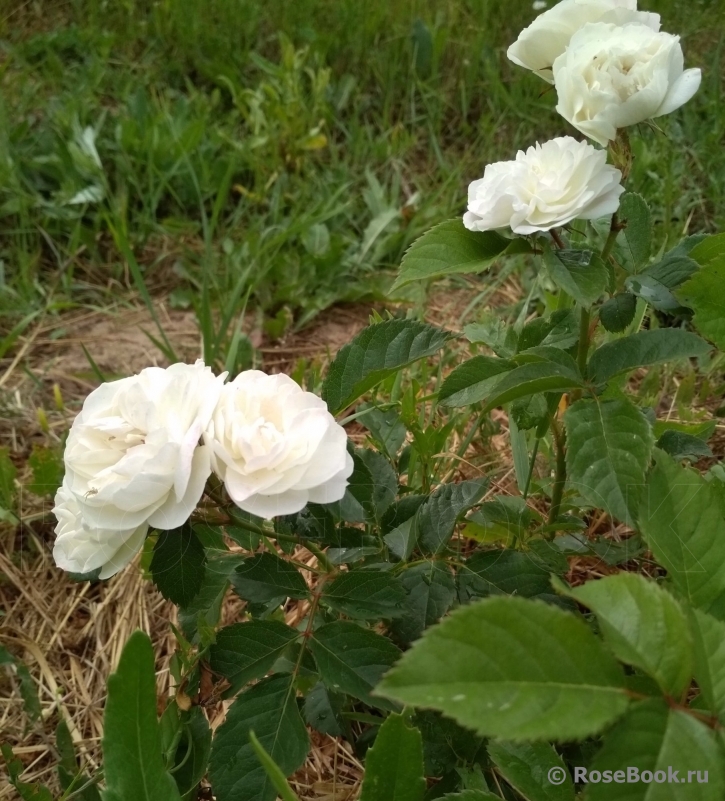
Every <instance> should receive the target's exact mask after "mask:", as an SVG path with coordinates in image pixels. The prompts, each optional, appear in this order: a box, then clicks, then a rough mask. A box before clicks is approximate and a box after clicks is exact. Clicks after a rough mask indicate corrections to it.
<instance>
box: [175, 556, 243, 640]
mask: <svg viewBox="0 0 725 801" xmlns="http://www.w3.org/2000/svg"><path fill="white" fill-rule="evenodd" d="M207 557H208V558H207V562H206V567H205V570H204V580H203V582H202V584H201V589H200V590H199V592H198V593H197V594H196V595H195V596H194V599H193V600H192V601H191V603H190V604H187V605H186V606H183V607H181V608H180V609H179V623H180V624H181V629H182V631H183V632H184V636H186V637H187V638H188V639H189V640H195V639H196V638H197V636H198V632H199V623H201V628H202V629H203V628H205V627H206V628H212V629H213V628H214V627H215V626H216V625H217V624H218V623H219V618H220V617H221V611H222V602H223V601H224V597H225V595H226V592H227V590H228V589H229V586H230V582H229V577H230V575H231V574H232V573H233V572H234V570H235V568H236V567H237V566H238V565H240V564H241V563H242V561H243V557H242V556H241V555H240V554H231V553H229V552H227V551H216V552H215V551H209V552H208V554H207Z"/></svg>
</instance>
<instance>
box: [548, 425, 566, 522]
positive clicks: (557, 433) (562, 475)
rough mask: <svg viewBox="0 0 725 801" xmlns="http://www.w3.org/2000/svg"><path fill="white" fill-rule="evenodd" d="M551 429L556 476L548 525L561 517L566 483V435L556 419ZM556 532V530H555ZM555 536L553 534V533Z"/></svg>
mask: <svg viewBox="0 0 725 801" xmlns="http://www.w3.org/2000/svg"><path fill="white" fill-rule="evenodd" d="M551 431H552V434H553V435H554V443H555V445H556V476H555V477H554V487H553V489H552V492H551V508H550V509H549V519H548V525H552V524H553V523H554V522H555V521H556V519H557V518H558V517H559V511H560V510H561V499H562V497H563V495H564V485H565V484H566V449H565V447H564V446H565V441H566V435H565V433H564V431H563V430H561V429H560V428H559V425H558V424H557V422H556V420H553V419H552V421H551ZM553 533H554V534H555V533H556V532H553ZM552 537H553V535H552Z"/></svg>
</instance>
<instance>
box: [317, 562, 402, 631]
mask: <svg viewBox="0 0 725 801" xmlns="http://www.w3.org/2000/svg"><path fill="white" fill-rule="evenodd" d="M322 600H323V601H324V602H325V603H326V604H327V605H328V606H329V607H331V608H332V609H335V610H336V611H338V612H342V613H343V614H345V615H349V616H350V617H355V618H360V619H363V620H366V619H370V620H374V619H376V618H392V617H398V616H399V615H402V614H403V613H404V608H403V604H404V602H405V590H404V589H403V586H402V584H401V583H400V581H399V580H398V579H397V578H395V576H392V575H390V573H383V572H382V571H379V570H352V571H348V572H347V573H341V574H340V575H339V576H338V577H337V578H335V579H333V581H331V582H329V583H328V584H325V585H324V587H323V589H322Z"/></svg>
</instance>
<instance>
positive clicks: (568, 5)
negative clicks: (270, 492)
mask: <svg viewBox="0 0 725 801" xmlns="http://www.w3.org/2000/svg"><path fill="white" fill-rule="evenodd" d="M588 22H612V23H614V24H615V25H624V24H626V23H628V22H639V23H641V24H642V25H647V26H648V27H649V28H651V29H652V30H653V31H658V30H659V29H660V17H659V14H651V13H649V12H647V11H637V0H562V2H561V3H557V5H555V6H554V7H553V8H551V9H549V11H546V12H545V13H544V14H540V15H539V16H538V17H537V18H536V19H535V20H534V21H533V22H532V23H531V25H529V27H528V28H524V30H523V31H521V34H520V35H519V38H518V39H517V40H516V41H515V42H514V43H513V44H512V45H511V47H509V49H508V53H507V55H508V57H509V58H510V59H511V61H513V62H514V64H518V65H520V66H521V67H526V69H529V70H532V71H533V72H535V73H536V74H537V75H540V76H541V77H542V78H543V79H544V80H546V81H548V82H549V83H554V75H553V72H552V66H553V64H554V62H555V61H556V59H557V58H558V57H559V56H560V55H561V54H562V53H563V52H564V51H565V50H566V48H567V46H568V45H569V41H570V40H571V38H572V36H573V35H574V34H575V33H576V32H577V31H578V30H579V29H580V28H582V27H583V26H584V25H586V24H587V23H588Z"/></svg>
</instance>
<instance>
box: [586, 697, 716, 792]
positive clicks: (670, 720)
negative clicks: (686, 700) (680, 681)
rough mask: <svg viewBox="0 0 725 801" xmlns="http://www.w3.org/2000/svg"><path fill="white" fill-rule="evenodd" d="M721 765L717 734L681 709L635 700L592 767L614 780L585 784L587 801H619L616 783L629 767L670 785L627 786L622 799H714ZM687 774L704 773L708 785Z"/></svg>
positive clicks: (619, 782) (655, 702) (642, 783)
mask: <svg viewBox="0 0 725 801" xmlns="http://www.w3.org/2000/svg"><path fill="white" fill-rule="evenodd" d="M724 764H725V760H724V759H723V754H722V749H721V747H720V746H719V744H718V742H717V740H716V736H715V734H714V732H713V731H712V730H711V729H708V727H707V726H705V724H704V723H700V721H698V720H696V719H695V718H694V717H692V716H691V715H688V714H687V713H686V712H684V711H680V710H678V709H669V708H668V706H667V704H666V703H665V701H664V700H660V699H652V700H647V701H640V702H639V703H637V704H635V705H633V706H632V708H631V710H630V711H629V713H628V714H627V715H626V716H625V717H624V718H622V720H621V721H619V722H618V723H617V724H616V725H615V726H614V727H613V728H612V729H611V730H610V731H609V732H608V733H607V734H606V736H605V738H604V744H603V746H602V749H601V751H599V753H598V754H597V755H596V756H595V757H594V761H593V763H592V766H591V769H592V770H598V771H599V772H600V773H602V774H604V772H605V771H611V773H612V777H613V778H614V776H615V775H616V776H617V779H615V781H614V783H606V784H604V783H598V784H593V783H591V784H588V785H587V799H588V801H620V799H623V798H624V797H625V796H624V794H623V792H622V791H623V789H624V788H623V787H622V784H621V781H622V779H624V780H625V781H626V776H627V774H626V771H627V769H628V768H636V769H637V770H638V772H639V773H640V774H641V773H642V772H643V771H645V770H649V771H651V772H652V774H654V773H655V772H657V771H663V772H664V775H665V780H666V781H667V779H669V781H668V782H667V783H665V784H650V783H645V782H643V781H641V780H640V781H639V782H638V783H628V784H626V785H625V787H627V791H628V792H627V795H626V798H627V799H632V801H648V799H650V798H651V799H652V801H654V800H655V799H656V798H658V797H659V798H663V799H664V798H667V799H671V800H672V801H716V799H717V801H719V799H721V798H722V797H723V794H724V793H725V780H724V778H723V765H724ZM692 770H701V771H704V770H706V771H708V781H707V784H699V783H698V782H697V777H696V776H695V775H691V776H690V775H689V774H688V772H689V771H692ZM617 771H620V773H619V774H617ZM675 778H676V779H677V781H674V779H675ZM688 778H689V781H688Z"/></svg>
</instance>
